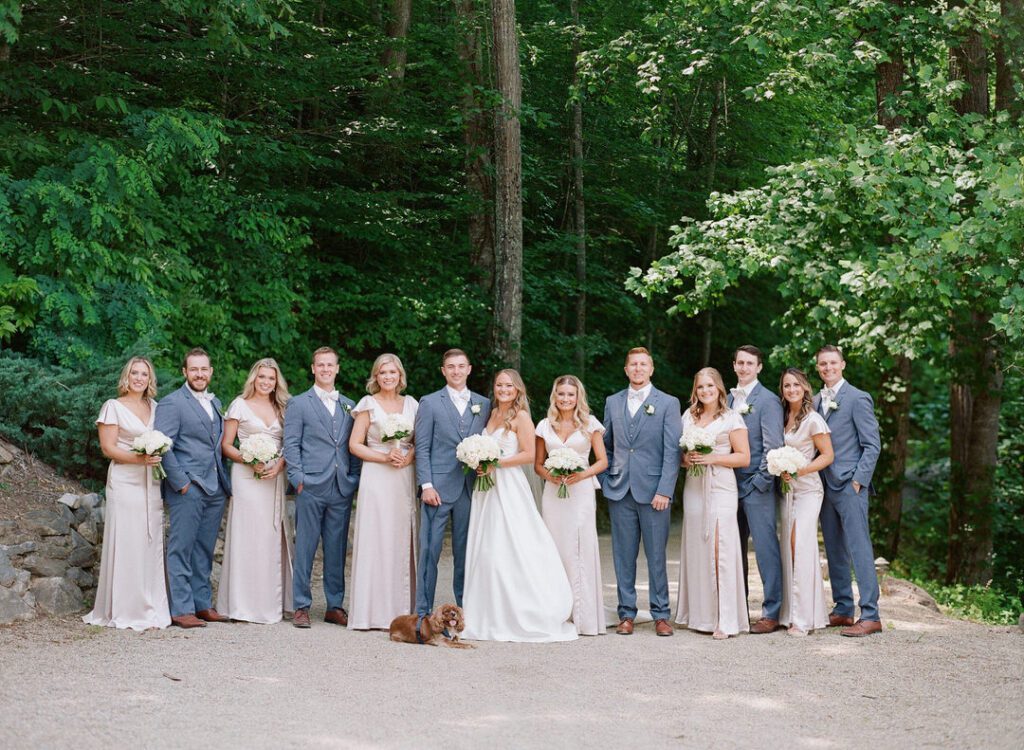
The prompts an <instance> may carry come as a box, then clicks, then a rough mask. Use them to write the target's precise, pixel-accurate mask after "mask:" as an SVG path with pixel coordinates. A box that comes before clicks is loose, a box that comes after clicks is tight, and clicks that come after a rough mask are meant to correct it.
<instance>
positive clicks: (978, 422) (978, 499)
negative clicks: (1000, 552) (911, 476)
mask: <svg viewBox="0 0 1024 750" xmlns="http://www.w3.org/2000/svg"><path fill="white" fill-rule="evenodd" d="M958 43H959V46H955V47H953V48H952V49H951V51H950V78H951V79H953V80H963V81H966V82H967V88H966V90H965V91H964V93H963V95H962V96H961V97H960V98H959V99H958V100H957V101H956V103H955V107H956V110H957V112H958V113H959V114H961V115H966V114H971V113H977V114H982V115H985V114H988V69H987V67H986V58H987V54H986V51H985V46H984V42H983V40H982V37H981V34H979V33H978V31H977V30H975V29H971V30H970V31H969V32H967V34H966V35H965V36H964V37H963V38H962V39H960V40H958ZM996 340H997V338H996V332H995V329H994V328H993V327H992V320H991V314H990V313H988V312H986V311H984V310H973V311H970V312H965V313H962V314H960V315H958V316H955V317H954V319H953V320H952V331H951V334H950V344H949V349H950V364H951V367H952V378H951V382H950V389H949V422H950V425H949V427H950V476H949V492H950V505H949V547H948V553H947V558H946V580H947V581H949V582H950V583H952V582H954V581H959V582H962V583H969V584H970V583H987V582H988V581H989V580H990V579H991V574H992V511H993V501H994V497H993V495H994V491H995V473H996V472H995V470H996V455H997V447H998V442H999V410H1000V407H1001V406H1002V387H1003V373H1002V368H1001V366H1000V363H999V351H998V349H996V347H995V344H994V342H995V341H996Z"/></svg>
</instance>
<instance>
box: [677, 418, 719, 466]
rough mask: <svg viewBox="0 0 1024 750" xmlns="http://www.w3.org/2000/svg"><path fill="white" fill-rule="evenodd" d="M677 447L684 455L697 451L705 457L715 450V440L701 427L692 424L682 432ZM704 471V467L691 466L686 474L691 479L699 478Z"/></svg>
mask: <svg viewBox="0 0 1024 750" xmlns="http://www.w3.org/2000/svg"><path fill="white" fill-rule="evenodd" d="M679 447H680V448H682V449H683V450H684V451H685V452H686V453H690V452H691V451H697V453H701V454H703V455H705V456H706V455H708V454H709V453H711V451H713V450H714V449H715V438H714V436H713V435H712V434H711V433H710V432H708V431H707V430H705V429H704V428H703V427H698V426H697V425H693V424H692V425H690V426H689V427H687V428H686V429H685V430H684V431H683V436H682V437H681V438H679ZM704 471H705V467H704V466H700V465H697V466H691V467H690V468H689V470H688V471H687V474H689V475H690V476H691V477H699V476H701V475H703V474H704Z"/></svg>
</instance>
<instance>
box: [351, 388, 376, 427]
mask: <svg viewBox="0 0 1024 750" xmlns="http://www.w3.org/2000/svg"><path fill="white" fill-rule="evenodd" d="M373 406H374V398H373V396H371V395H369V394H367V395H365V396H363V397H362V398H361V399H359V403H358V404H356V405H355V407H353V409H352V414H353V415H355V414H360V413H362V412H364V411H368V412H370V420H371V421H372V420H373Z"/></svg>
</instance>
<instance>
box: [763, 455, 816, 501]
mask: <svg viewBox="0 0 1024 750" xmlns="http://www.w3.org/2000/svg"><path fill="white" fill-rule="evenodd" d="M767 459H768V473H769V474H771V475H772V476H773V477H781V476H782V475H783V474H789V475H790V476H791V477H795V476H796V473H797V472H798V471H800V469H802V468H804V467H805V466H807V464H808V463H810V461H808V460H807V456H805V455H804V454H803V453H801V452H800V451H798V450H797V449H796V448H793V447H792V446H789V445H784V446H782V447H781V448H773V449H772V450H770V451H768V456H767ZM789 490H790V486H789V482H787V481H786V480H785V479H783V480H782V494H783V495H785V494H786V493H788V492H789Z"/></svg>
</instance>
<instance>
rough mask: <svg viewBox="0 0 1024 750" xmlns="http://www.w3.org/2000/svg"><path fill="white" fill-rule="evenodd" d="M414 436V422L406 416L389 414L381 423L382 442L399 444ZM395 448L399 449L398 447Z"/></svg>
mask: <svg viewBox="0 0 1024 750" xmlns="http://www.w3.org/2000/svg"><path fill="white" fill-rule="evenodd" d="M411 434H412V421H411V420H410V419H409V418H408V417H406V416H405V415H404V414H388V415H387V416H386V417H384V419H382V420H381V423H380V441H381V442H382V443H390V442H391V441H394V442H395V443H398V441H399V440H401V439H402V438H404V437H409V436H410V435H411ZM395 447H398V446H397V445H396V446H395Z"/></svg>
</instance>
